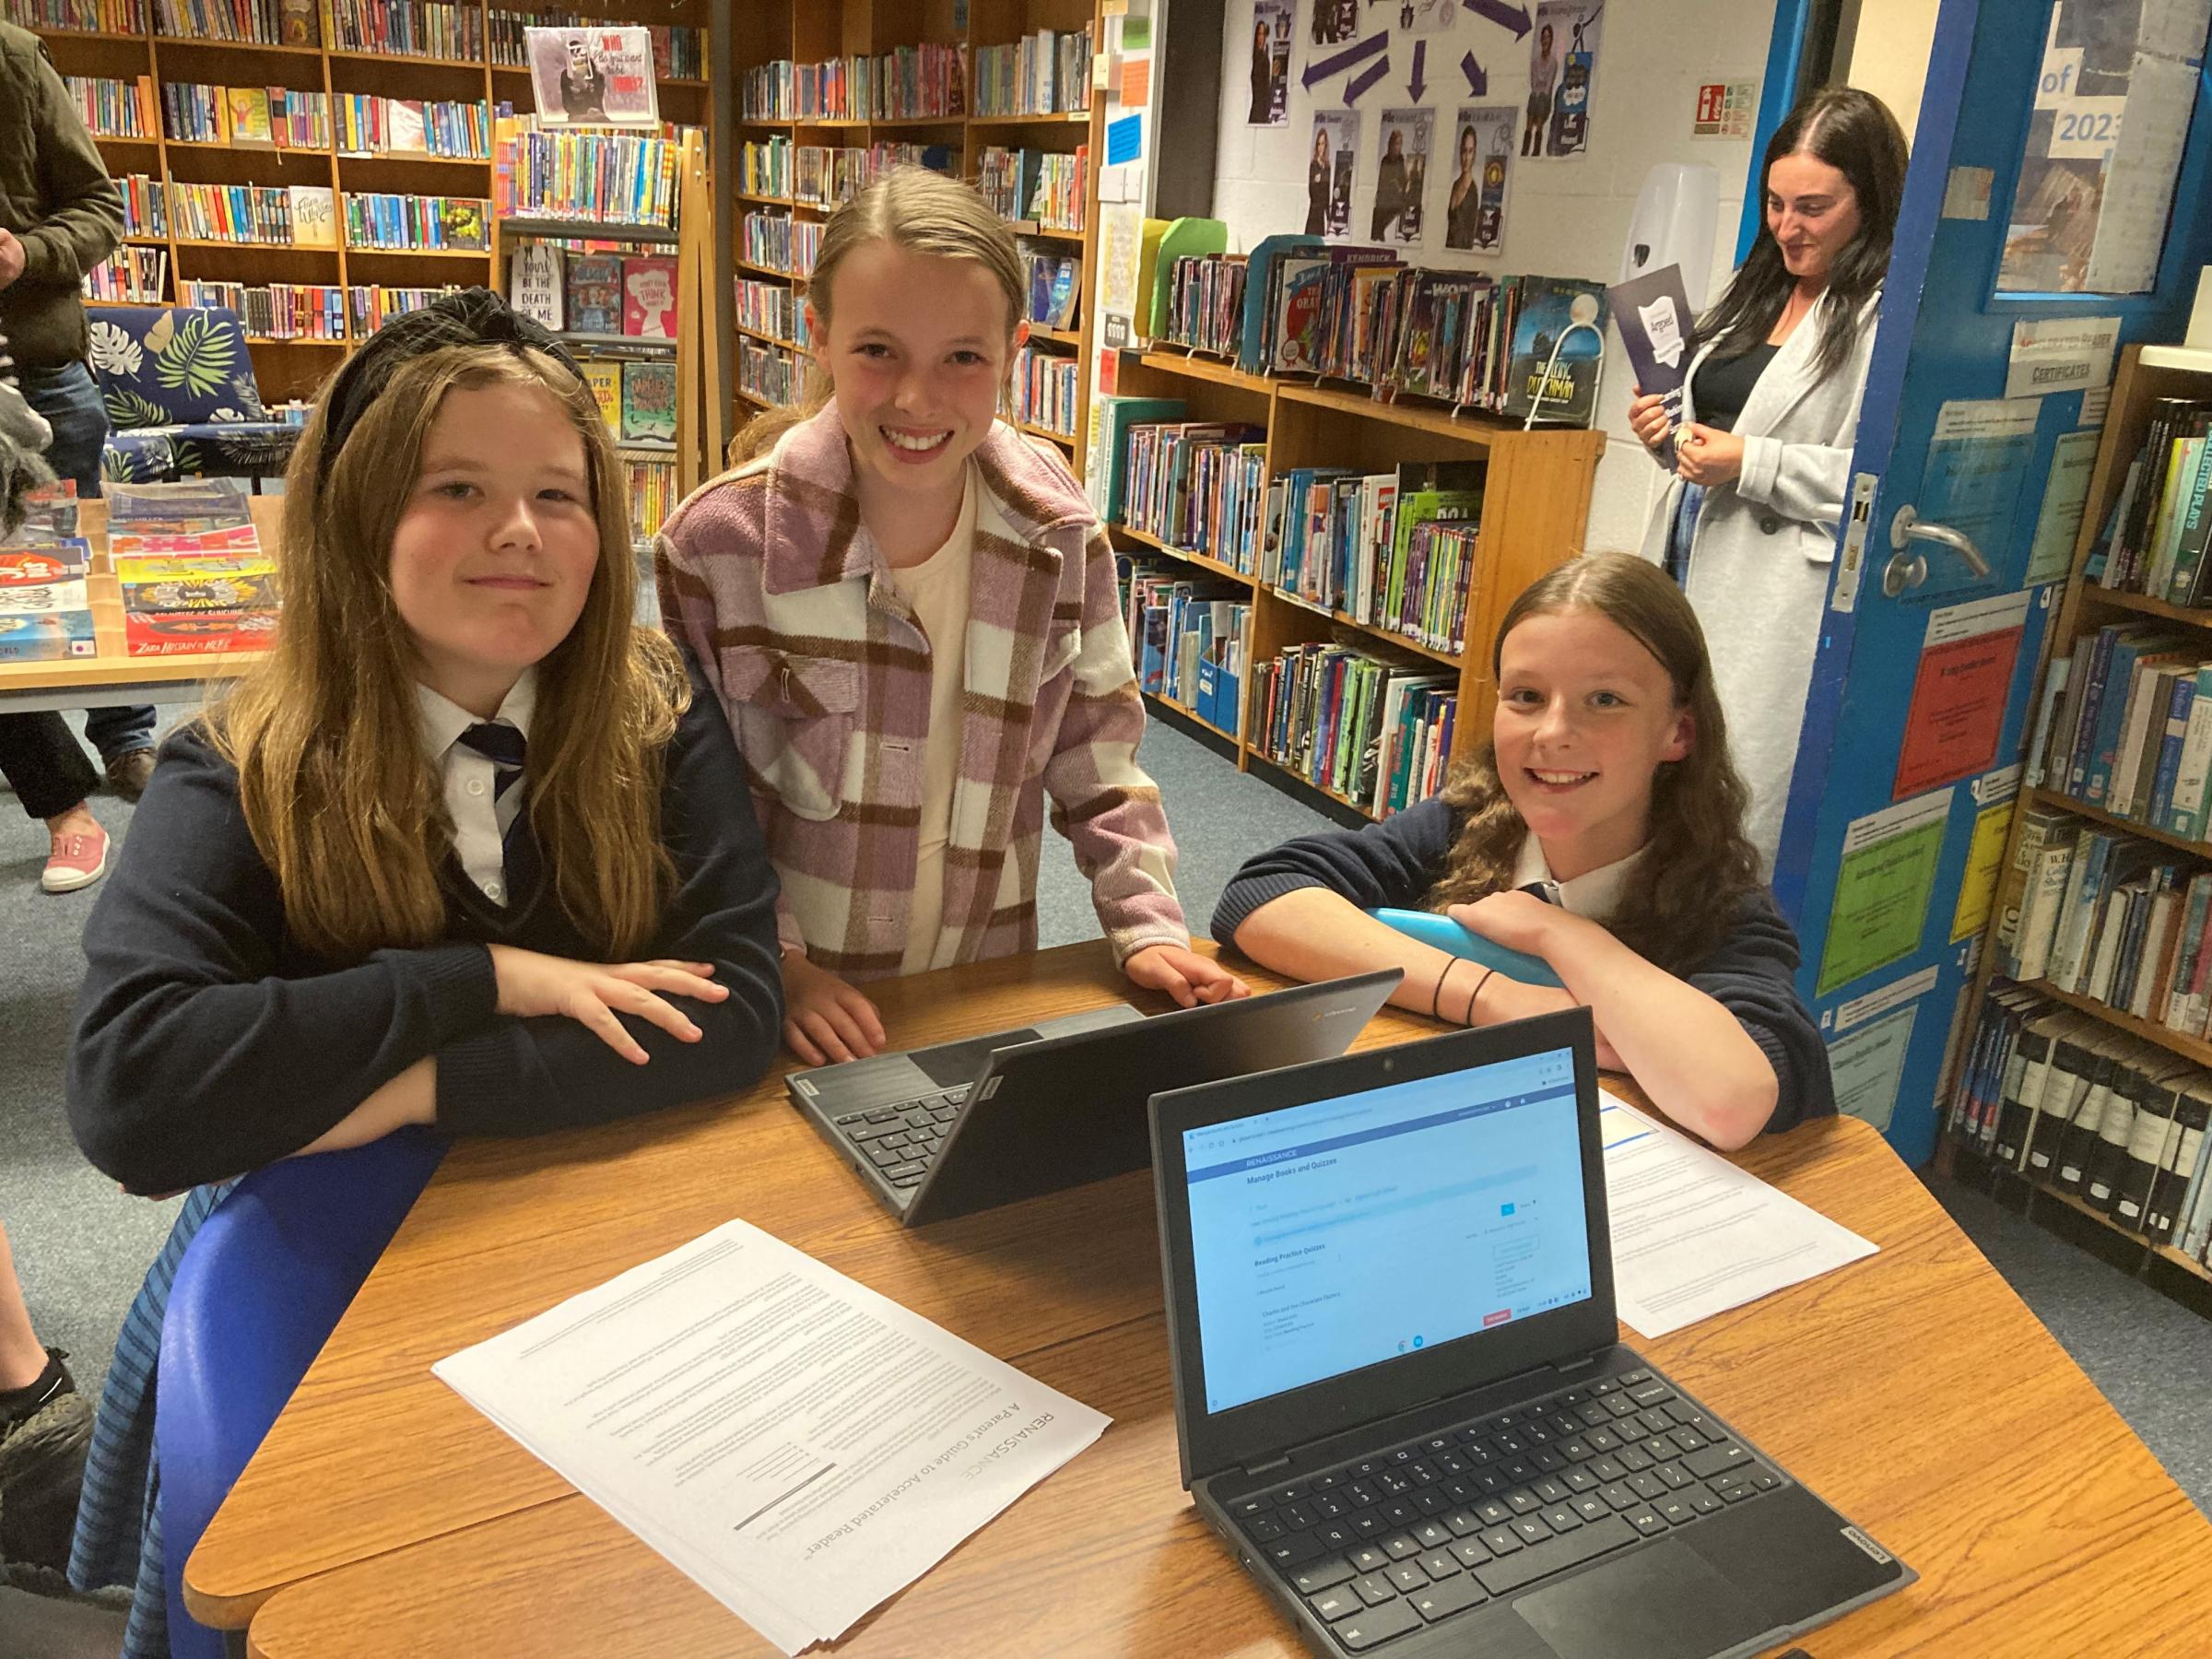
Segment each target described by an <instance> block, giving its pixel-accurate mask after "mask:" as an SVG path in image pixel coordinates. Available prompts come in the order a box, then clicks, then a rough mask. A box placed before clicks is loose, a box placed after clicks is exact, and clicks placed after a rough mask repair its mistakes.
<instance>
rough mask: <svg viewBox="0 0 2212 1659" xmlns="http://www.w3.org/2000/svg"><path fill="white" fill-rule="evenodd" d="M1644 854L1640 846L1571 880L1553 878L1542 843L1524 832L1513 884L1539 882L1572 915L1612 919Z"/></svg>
mask: <svg viewBox="0 0 2212 1659" xmlns="http://www.w3.org/2000/svg"><path fill="white" fill-rule="evenodd" d="M1642 858H1643V849H1642V848H1641V847H1639V848H1637V849H1636V851H1635V852H1633V853H1630V854H1629V855H1628V856H1627V857H1626V858H1617V859H1615V860H1614V861H1613V862H1612V863H1611V864H1609V865H1598V866H1597V868H1596V869H1594V870H1585V871H1584V872H1583V874H1582V875H1580V876H1577V877H1575V878H1574V879H1573V880H1572V881H1554V880H1553V879H1552V875H1551V866H1550V865H1547V864H1546V863H1545V862H1544V847H1543V844H1542V843H1541V842H1539V841H1537V840H1536V838H1535V836H1533V835H1530V836H1524V837H1523V838H1522V841H1521V856H1520V857H1519V858H1518V859H1517V860H1515V861H1514V864H1513V885H1514V886H1515V887H1517V888H1523V887H1527V886H1529V885H1530V884H1531V883H1540V884H1541V885H1542V886H1543V887H1544V888H1547V890H1548V891H1549V892H1550V894H1551V901H1552V902H1553V903H1554V904H1556V905H1558V906H1559V908H1560V909H1561V910H1563V911H1565V912H1567V913H1568V914H1569V915H1571V916H1586V917H1588V918H1589V919H1590V920H1591V921H1593V922H1610V921H1611V920H1612V919H1613V915H1614V912H1616V911H1618V910H1619V909H1620V900H1621V896H1622V895H1623V894H1624V893H1626V892H1627V891H1628V887H1629V883H1630V881H1632V880H1634V879H1635V877H1636V871H1637V867H1638V865H1639V864H1640V863H1641V861H1642Z"/></svg>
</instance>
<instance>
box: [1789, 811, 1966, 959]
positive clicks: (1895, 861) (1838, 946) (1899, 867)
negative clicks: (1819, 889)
mask: <svg viewBox="0 0 2212 1659" xmlns="http://www.w3.org/2000/svg"><path fill="white" fill-rule="evenodd" d="M1950 813H1951V791H1949V790H1948V789H1938V790H1933V791H1930V792H1929V793H1928V794H1924V795H1918V796H1915V797H1914V798H1913V799H1912V800H1910V801H1900V802H1899V803H1898V804H1897V805H1896V806H1886V807H1884V808H1883V809H1882V810H1881V811H1879V812H1872V813H1868V814H1867V815H1866V816H1865V818H1854V819H1853V820H1852V822H1851V825H1850V827H1849V828H1848V829H1846V830H1844V831H1843V861H1842V867H1841V869H1840V870H1839V871H1838V872H1837V875H1836V897H1835V901H1834V903H1833V904H1832V905H1831V906H1830V910H1829V913H1828V943H1827V945H1826V946H1825V947H1823V949H1822V950H1821V953H1820V981H1819V984H1818V986H1817V987H1816V991H1815V994H1817V995H1819V996H1827V995H1829V994H1831V993H1833V992H1835V991H1838V990H1840V989H1841V988H1842V987H1843V986H1845V985H1848V984H1849V983H1851V982H1852V981H1853V980H1855V979H1860V978H1863V977H1864V976H1865V975H1866V974H1869V973H1872V972H1874V971H1877V969H1882V968H1887V967H1888V966H1889V964H1890V963H1892V962H1901V961H1903V960H1904V959H1905V958H1907V957H1909V956H1911V955H1912V953H1913V952H1914V951H1915V950H1917V949H1919V948H1920V935H1921V930H1922V928H1923V927H1924V925H1925V924H1926V922H1927V919H1928V903H1929V900H1931V899H1932V898H1933V897H1934V895H1935V865H1936V863H1937V861H1938V860H1940V859H1941V858H1942V856H1943V831H1944V826H1945V825H1946V824H1947V823H1948V822H1949V821H1950Z"/></svg>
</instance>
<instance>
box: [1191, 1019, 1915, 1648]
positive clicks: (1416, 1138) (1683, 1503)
mask: <svg viewBox="0 0 2212 1659" xmlns="http://www.w3.org/2000/svg"><path fill="white" fill-rule="evenodd" d="M1592 1045H1593V1033H1592V1027H1591V1023H1590V1016H1589V1011H1588V1010H1587V1009H1583V1008H1576V1009H1570V1010H1568V1011H1566V1012H1564V1013H1559V1014H1549V1015H1545V1016H1543V1017H1541V1018H1535V1019H1525V1020H1520V1021H1517V1022H1515V1023H1513V1024H1511V1025H1504V1026H1492V1027H1488V1028H1487V1029H1483V1030H1472V1031H1464V1032H1456V1033H1453V1034H1452V1035H1450V1036H1445V1037H1439V1038H1436V1039H1434V1040H1432V1041H1424V1042H1417V1043H1411V1044H1407V1045H1405V1046H1402V1047H1398V1048H1392V1049H1382V1050H1377V1051H1374V1052H1371V1053H1363V1054H1357V1055H1351V1056H1348V1057H1347V1058H1343V1059H1336V1060H1327V1061H1323V1062H1321V1063H1319V1064H1316V1065H1302V1066H1299V1067H1297V1068H1295V1069H1291V1070H1286V1071H1276V1072H1269V1073H1267V1074H1265V1075H1264V1076H1259V1077H1240V1078H1235V1079H1232V1080H1230V1081H1227V1082H1223V1083H1218V1084H1215V1085H1213V1086H1211V1087H1207V1088H1193V1089H1184V1090H1181V1091H1178V1092H1174V1093H1164V1094H1160V1095H1157V1096H1155V1097H1154V1099H1153V1101H1152V1124H1153V1138H1154V1163H1153V1168H1154V1171H1155V1177H1154V1178H1155V1180H1156V1181H1157V1182H1158V1183H1159V1225H1160V1234H1161V1241H1162V1246H1163V1250H1164V1254H1165V1263H1164V1265H1165V1273H1166V1280H1167V1308H1168V1329H1169V1333H1170V1343H1171V1354H1172V1360H1173V1366H1174V1373H1175V1423H1176V1430H1177V1434H1178V1437H1179V1439H1180V1440H1181V1442H1182V1481H1183V1485H1184V1486H1185V1487H1187V1488H1189V1489H1190V1491H1191V1494H1192V1496H1193V1498H1194V1500H1196V1503H1197V1506H1198V1509H1199V1511H1200V1512H1201V1513H1203V1514H1204V1515H1205V1517H1206V1520H1207V1521H1208V1522H1209V1523H1210V1524H1212V1525H1213V1526H1214V1527H1215V1528H1216V1530H1218V1532H1219V1533H1220V1534H1221V1535H1222V1536H1223V1537H1224V1538H1226V1539H1227V1540H1228V1542H1229V1545H1230V1548H1231V1549H1232V1550H1234V1551H1235V1552H1236V1554H1237V1555H1238V1556H1239V1557H1240V1558H1241V1559H1242V1561H1243V1563H1244V1565H1245V1566H1246V1568H1247V1569H1249V1570H1250V1571H1252V1572H1253V1574H1254V1575H1255V1576H1256V1577H1257V1578H1258V1579H1259V1581H1260V1582H1261V1583H1263V1584H1264V1585H1265V1586H1266V1588H1267V1589H1268V1591H1269V1592H1270V1594H1272V1596H1273V1598H1274V1599H1275V1601H1276V1602H1277V1604H1278V1605H1280V1606H1281V1607H1282V1609H1283V1611H1284V1612H1285V1614H1286V1615H1287V1616H1288V1618H1291V1619H1292V1620H1293V1621H1294V1622H1295V1623H1296V1624H1297V1626H1298V1628H1299V1630H1300V1633H1301V1634H1302V1635H1303V1636H1304V1637H1305V1639H1306V1641H1307V1642H1308V1643H1309V1645H1311V1646H1312V1648H1314V1649H1315V1650H1316V1651H1317V1652H1320V1653H1328V1654H1332V1655H1335V1654H1343V1653H1368V1652H1370V1651H1372V1650H1375V1649H1378V1648H1380V1649H1383V1650H1385V1651H1386V1652H1387V1653H1388V1654H1389V1655H1391V1659H1397V1656H1398V1655H1400V1654H1404V1655H1407V1656H1408V1659H1410V1656H1412V1655H1418V1654H1444V1653H1452V1654H1465V1655H1481V1659H1625V1656H1627V1655H1634V1656H1635V1659H1715V1656H1716V1655H1723V1654H1730V1655H1734V1654H1749V1653H1758V1652H1759V1651H1760V1650H1762V1649H1765V1648H1767V1647H1769V1646H1771V1645H1772V1644H1775V1643H1778V1642H1782V1641H1786V1640H1787V1639H1789V1638H1790V1637H1793V1636H1795V1635H1797V1634H1799V1633H1800V1632H1802V1631H1804V1630H1809V1629H1811V1628H1812V1627H1813V1626H1815V1625H1818V1624H1821V1623H1824V1622H1825V1621H1827V1620H1829V1619H1830V1618H1835V1617H1836V1616H1838V1615H1839V1614H1841V1613H1843V1612H1845V1611H1847V1610H1849V1609H1850V1608H1853V1607H1855V1606H1859V1605H1860V1604H1861V1603H1864V1602H1867V1601H1871V1600H1873V1599H1875V1598H1876V1597H1877V1596H1881V1595H1886V1594H1888V1593H1889V1592H1891V1591H1893V1590H1897V1589H1900V1588H1901V1587H1903V1586H1904V1585H1906V1584H1909V1583H1912V1581H1913V1580H1914V1579H1915V1578H1916V1577H1917V1576H1918V1575H1917V1574H1915V1573H1914V1572H1913V1571H1912V1569H1911V1568H1909V1567H1907V1566H1905V1565H1904V1563H1903V1562H1901V1561H1900V1560H1898V1559H1896V1558H1894V1557H1893V1556H1891V1555H1890V1554H1889V1553H1888V1551H1887V1550H1885V1549H1884V1548H1883V1547H1881V1546H1880V1545H1879V1544H1877V1543H1876V1542H1875V1541H1874V1540H1873V1539H1872V1538H1870V1537H1868V1536H1867V1535H1865V1533H1864V1532H1862V1531H1860V1530H1859V1529H1858V1528H1857V1527H1855V1526H1853V1525H1852V1524H1851V1523H1850V1522H1849V1521H1847V1520H1846V1519H1845V1518H1844V1517H1843V1516H1841V1515H1840V1514H1838V1513H1837V1512H1835V1511H1834V1510H1832V1509H1830V1508H1829V1506H1828V1505H1827V1504H1825V1503H1823V1502H1822V1501H1821V1500H1819V1499H1818V1498H1817V1497H1815V1496H1814V1495H1813V1494H1812V1493H1811V1492H1809V1491H1807V1490H1806V1488H1804V1487H1803V1486H1802V1485H1800V1484H1799V1483H1798V1482H1797V1481H1796V1480H1794V1479H1793V1478H1792V1477H1791V1476H1790V1474H1789V1472H1788V1471H1787V1470H1785V1469H1783V1466H1782V1465H1780V1464H1778V1463H1777V1462H1775V1460H1774V1459H1773V1458H1771V1457H1770V1456H1768V1455H1767V1454H1766V1453H1763V1452H1761V1451H1759V1448H1758V1447H1757V1446H1755V1445H1753V1444H1752V1443H1751V1442H1750V1441H1747V1439H1745V1437H1744V1436H1743V1435H1741V1434H1739V1433H1737V1432H1736V1431H1735V1430H1734V1429H1732V1428H1730V1427H1729V1426H1728V1425H1727V1424H1726V1423H1725V1422H1724V1421H1723V1420H1722V1419H1721V1418H1719V1417H1718V1416H1717V1415H1715V1414H1714V1413H1712V1412H1711V1411H1708V1410H1707V1409H1706V1408H1705V1406H1703V1405H1701V1404H1700V1402H1698V1401H1697V1400H1695V1399H1693V1398H1691V1397H1690V1395H1689V1394H1687V1393H1685V1392H1684V1391H1683V1390H1682V1389H1680V1388H1678V1387H1677V1386H1676V1385H1675V1384H1674V1383H1673V1382H1670V1381H1668V1380H1667V1378H1666V1377H1665V1376H1664V1375H1663V1374H1661V1373H1660V1372H1659V1371H1656V1370H1655V1369H1654V1368H1653V1367H1652V1366H1651V1365H1650V1364H1649V1363H1648V1362H1647V1361H1645V1360H1644V1359H1641V1358H1639V1357H1638V1356H1637V1355H1636V1354H1635V1353H1634V1352H1633V1351H1631V1350H1630V1349H1629V1348H1627V1347H1622V1346H1620V1345H1619V1344H1618V1342H1617V1341H1616V1340H1615V1338H1616V1335H1617V1334H1618V1332H1617V1327H1616V1324H1615V1316H1614V1305H1613V1269H1612V1255H1611V1247H1610V1241H1609V1238H1608V1228H1607V1223H1606V1185H1605V1171H1604V1165H1603V1153H1602V1150H1601V1148H1600V1145H1599V1139H1598V1121H1597V1088H1596V1082H1595V1065H1594V1057H1593V1046H1592Z"/></svg>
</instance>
